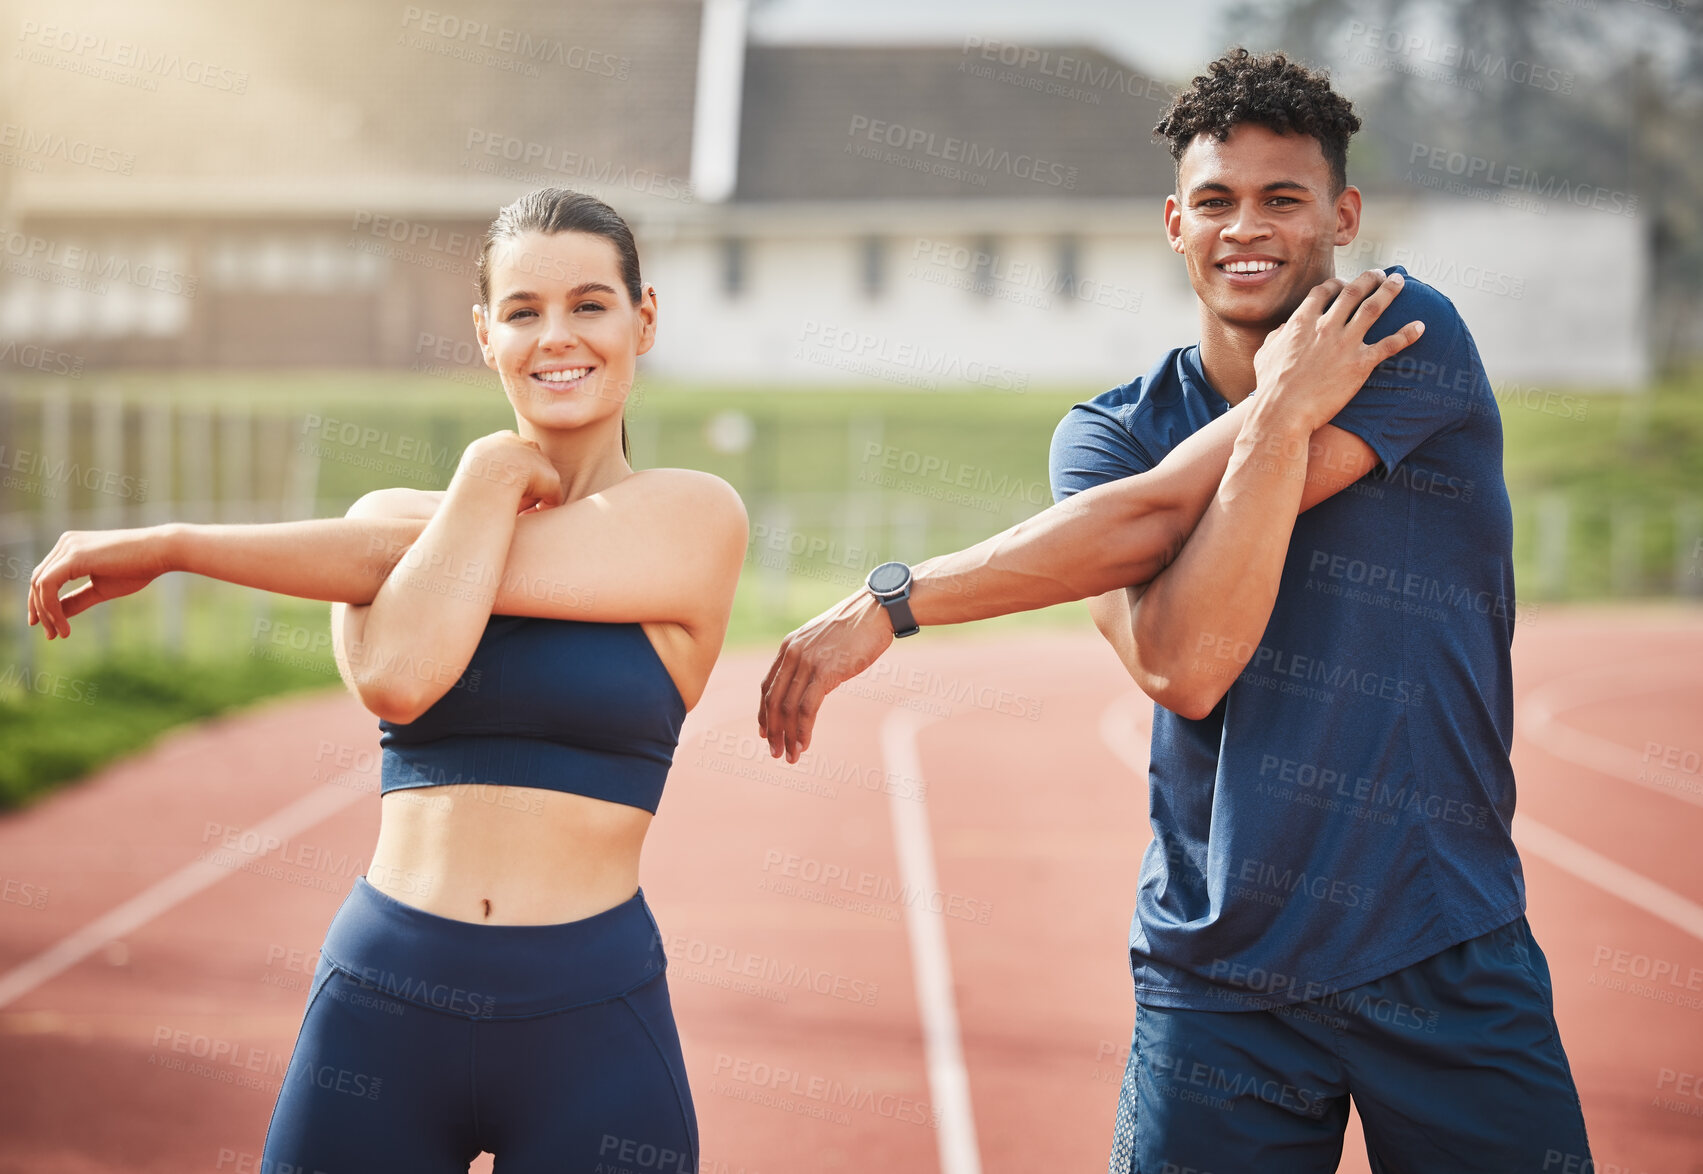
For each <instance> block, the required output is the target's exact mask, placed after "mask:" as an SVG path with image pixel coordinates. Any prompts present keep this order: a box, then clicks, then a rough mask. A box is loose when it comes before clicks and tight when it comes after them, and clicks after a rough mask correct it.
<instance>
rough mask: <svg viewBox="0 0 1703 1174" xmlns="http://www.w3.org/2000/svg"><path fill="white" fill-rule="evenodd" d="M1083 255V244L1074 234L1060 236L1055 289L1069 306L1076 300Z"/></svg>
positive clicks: (1054, 282)
mask: <svg viewBox="0 0 1703 1174" xmlns="http://www.w3.org/2000/svg"><path fill="white" fill-rule="evenodd" d="M1081 256H1082V254H1081V245H1080V244H1079V243H1078V241H1077V239H1076V238H1075V237H1074V236H1061V237H1059V240H1058V275H1057V276H1056V277H1055V278H1054V279H1053V289H1054V290H1055V291H1056V292H1057V293H1058V295H1059V296H1060V297H1061V298H1063V299H1064V303H1065V305H1067V306H1068V305H1070V304H1071V303H1072V302H1074V301H1076V283H1077V281H1078V280H1079V275H1078V269H1079V268H1080V266H1081Z"/></svg>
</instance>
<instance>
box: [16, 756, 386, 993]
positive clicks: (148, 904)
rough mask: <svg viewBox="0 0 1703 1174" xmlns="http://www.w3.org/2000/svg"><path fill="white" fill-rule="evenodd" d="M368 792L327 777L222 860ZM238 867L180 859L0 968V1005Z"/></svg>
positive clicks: (271, 843)
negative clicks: (52, 940)
mask: <svg viewBox="0 0 1703 1174" xmlns="http://www.w3.org/2000/svg"><path fill="white" fill-rule="evenodd" d="M371 793H372V792H370V791H360V790H356V789H354V788H353V787H340V786H336V785H334V784H331V783H326V784H325V785H323V786H321V787H318V788H315V789H314V790H312V791H309V792H308V793H307V794H306V795H303V796H302V797H301V798H299V799H297V800H295V801H294V802H293V803H289V804H287V805H285V806H284V807H281V808H279V809H278V810H277V811H275V812H273V813H272V814H271V815H269V816H267V817H266V818H265V819H264V820H262V821H261V822H260V823H257V824H255V825H254V826H253V827H252V828H249V829H248V830H246V831H244V832H242V833H241V834H240V835H239V836H238V837H237V838H236V842H237V844H238V845H248V844H252V845H253V848H252V849H250V848H247V847H240V848H223V847H221V848H220V853H221V854H226V855H224V856H223V858H224V859H226V860H229V859H230V858H231V857H246V858H248V859H257V858H259V857H260V856H263V855H265V854H266V852H268V851H270V850H271V849H272V848H274V847H277V845H278V844H279V843H280V842H282V841H283V840H285V839H288V838H289V837H290V836H293V835H295V834H296V833H298V832H302V831H305V830H306V829H308V828H310V827H313V826H314V825H315V824H317V823H319V822H320V821H322V820H324V819H326V818H328V817H329V816H332V815H335V814H336V813H337V812H339V811H341V810H343V809H344V808H345V807H348V806H349V805H350V804H352V803H355V802H358V801H359V800H361V799H364V798H366V797H367V796H368V795H370V794H371ZM239 868H240V863H238V864H232V863H225V864H221V863H218V862H217V861H216V860H196V861H192V862H191V863H189V864H186V865H184V866H183V867H182V868H180V869H178V870H177V871H176V872H174V873H172V874H171V875H170V876H168V877H165V878H163V879H161V880H159V881H157V882H155V883H154V884H153V885H151V886H149V887H148V888H146V889H144V890H142V891H141V892H140V893H138V894H136V895H135V896H134V897H132V898H130V900H128V901H126V902H124V904H122V905H119V906H117V907H116V908H113V909H111V910H109V911H108V912H106V913H103V914H102V915H101V916H99V917H97V918H95V920H93V921H91V922H89V924H87V925H85V926H84V927H83V928H82V929H80V930H78V931H76V932H75V933H73V934H71V935H70V936H69V937H66V938H62V939H61V940H60V941H58V942H57V943H55V944H54V945H52V946H49V947H48V948H47V949H45V950H43V951H42V952H41V953H39V954H37V955H36V956H35V957H33V958H30V959H28V960H27V961H25V962H22V963H20V964H19V965H17V966H14V967H13V968H12V969H11V970H8V971H7V972H6V973H5V974H0V1007H5V1006H8V1005H10V1004H11V1003H14V1002H16V1001H17V1000H18V999H20V998H22V997H23V996H24V995H27V994H29V993H30V992H31V991H33V990H35V988H36V987H38V986H40V985H41V984H42V983H44V982H47V981H48V980H49V979H52V978H54V977H56V976H58V975H60V974H63V973H64V972H65V971H67V970H69V969H70V968H71V967H73V966H75V965H76V964H77V963H79V962H81V961H82V960H83V959H84V958H87V957H88V956H89V955H90V954H93V953H94V952H95V951H96V950H98V949H100V948H101V947H102V946H104V945H106V944H107V943H108V942H110V941H113V940H115V939H117V938H122V937H124V936H125V935H126V934H131V933H134V932H135V931H136V930H137V929H139V928H141V927H142V926H144V925H146V924H148V922H150V921H152V920H154V918H156V917H158V916H160V914H162V913H164V912H166V911H167V910H168V909H171V908H172V907H174V906H176V905H180V904H182V903H183V902H184V901H187V900H188V899H189V898H191V897H193V896H195V894H197V893H199V892H201V891H202V890H203V889H208V888H211V887H212V886H214V885H216V884H218V883H219V882H220V881H222V880H224V879H225V878H226V877H228V876H230V875H231V874H232V873H233V872H236V871H238V869H239Z"/></svg>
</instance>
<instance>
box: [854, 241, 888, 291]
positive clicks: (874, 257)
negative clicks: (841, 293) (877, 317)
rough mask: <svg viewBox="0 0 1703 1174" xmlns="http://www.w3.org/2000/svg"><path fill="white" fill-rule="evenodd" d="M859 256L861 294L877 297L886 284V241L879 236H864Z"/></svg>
mask: <svg viewBox="0 0 1703 1174" xmlns="http://www.w3.org/2000/svg"><path fill="white" fill-rule="evenodd" d="M859 256H860V259H861V265H860V266H859V272H860V275H861V276H862V279H863V296H864V297H866V298H870V299H875V298H879V297H880V296H881V294H882V292H883V291H884V290H885V289H886V286H887V241H886V240H885V239H884V238H882V237H879V236H866V237H864V238H863V245H862V249H861V251H860V254H859Z"/></svg>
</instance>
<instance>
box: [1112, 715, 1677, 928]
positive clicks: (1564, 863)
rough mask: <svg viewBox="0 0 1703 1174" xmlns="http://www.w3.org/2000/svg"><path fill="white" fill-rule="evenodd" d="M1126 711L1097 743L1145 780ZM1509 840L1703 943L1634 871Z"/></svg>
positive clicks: (1523, 838) (1532, 837)
mask: <svg viewBox="0 0 1703 1174" xmlns="http://www.w3.org/2000/svg"><path fill="white" fill-rule="evenodd" d="M1126 708H1127V704H1126V702H1123V701H1114V702H1113V703H1112V704H1111V705H1109V706H1107V707H1106V709H1105V711H1104V712H1103V713H1101V715H1100V739H1101V741H1103V742H1104V743H1105V744H1106V747H1107V748H1108V749H1109V750H1111V752H1112V753H1113V754H1114V755H1115V756H1116V757H1117V758H1118V759H1119V760H1120V761H1121V762H1123V764H1124V765H1125V766H1127V767H1129V768H1130V769H1131V770H1132V771H1135V772H1137V773H1138V774H1143V777H1145V774H1144V772H1145V771H1146V769H1147V760H1146V754H1145V753H1143V752H1142V751H1141V749H1140V748H1139V747H1138V746H1137V745H1136V744H1135V743H1134V741H1133V737H1132V735H1133V730H1132V729H1131V725H1130V721H1129V718H1128V715H1127V713H1126V712H1125V710H1126ZM1514 842H1515V843H1516V844H1517V845H1518V846H1519V848H1520V849H1521V851H1523V852H1530V853H1531V854H1532V855H1533V856H1536V857H1538V858H1539V859H1541V860H1545V861H1547V862H1548V863H1550V864H1553V865H1554V866H1555V867H1557V868H1559V869H1561V870H1562V871H1563V872H1565V873H1567V874H1569V875H1570V876H1573V877H1576V878H1578V879H1579V880H1582V881H1584V882H1585V883H1586V884H1589V885H1592V886H1594V887H1596V888H1599V889H1601V890H1602V891H1603V892H1605V893H1608V894H1610V895H1611V896H1615V897H1619V898H1620V899H1621V900H1622V901H1625V902H1626V903H1627V904H1629V905H1633V906H1636V907H1637V908H1639V909H1642V910H1643V911H1644V912H1646V913H1648V914H1650V915H1651V916H1652V917H1656V918H1659V919H1660V920H1662V921H1665V922H1667V923H1668V924H1669V925H1672V926H1675V927H1677V928H1679V929H1681V930H1684V931H1685V932H1686V933H1688V934H1690V935H1691V936H1692V937H1694V938H1697V939H1698V940H1699V941H1703V905H1698V904H1697V903H1696V902H1694V901H1692V900H1690V899H1689V898H1687V897H1685V896H1682V895H1681V894H1679V893H1676V892H1674V891H1673V890H1672V889H1670V888H1668V887H1667V886H1666V885H1662V884H1658V883H1657V882H1655V881H1653V880H1651V879H1650V878H1649V877H1647V876H1644V875H1643V874H1642V873H1639V872H1634V871H1633V870H1632V869H1630V868H1627V867H1626V866H1625V865H1623V864H1620V863H1618V862H1616V861H1614V860H1611V859H1609V858H1608V857H1607V856H1604V855H1603V854H1602V853H1601V852H1598V851H1596V850H1595V849H1593V848H1588V847H1586V846H1585V845H1584V844H1581V843H1579V842H1578V841H1577V840H1574V839H1572V838H1571V837H1569V836H1566V835H1563V834H1562V833H1561V832H1558V831H1556V830H1555V829H1554V828H1552V827H1550V826H1549V825H1548V824H1546V823H1543V822H1541V821H1539V820H1535V819H1533V818H1532V817H1531V816H1529V815H1524V814H1520V815H1516V816H1514Z"/></svg>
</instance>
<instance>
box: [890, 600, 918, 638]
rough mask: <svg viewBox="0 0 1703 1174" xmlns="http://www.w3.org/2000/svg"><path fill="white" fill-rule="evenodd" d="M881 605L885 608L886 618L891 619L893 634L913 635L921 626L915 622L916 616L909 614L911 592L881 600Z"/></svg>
mask: <svg viewBox="0 0 1703 1174" xmlns="http://www.w3.org/2000/svg"><path fill="white" fill-rule="evenodd" d="M881 606H882V607H884V608H886V609H887V618H888V619H890V620H892V621H893V635H895V636H915V635H916V634H917V633H918V632H920V631H922V628H921V627H920V626H919V625H918V624H917V621H916V617H914V616H913V615H911V594H910V592H909V591H906V592H905V594H903V595H900V596H897V597H895V598H893V599H883V600H881Z"/></svg>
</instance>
